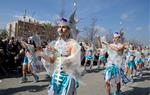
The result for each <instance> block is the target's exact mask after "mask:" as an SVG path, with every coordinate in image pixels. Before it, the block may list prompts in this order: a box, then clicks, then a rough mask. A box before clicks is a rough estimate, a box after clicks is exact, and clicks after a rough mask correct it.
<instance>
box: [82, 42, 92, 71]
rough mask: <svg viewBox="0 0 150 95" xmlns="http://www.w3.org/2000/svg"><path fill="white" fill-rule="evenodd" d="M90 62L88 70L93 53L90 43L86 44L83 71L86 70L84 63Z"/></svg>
mask: <svg viewBox="0 0 150 95" xmlns="http://www.w3.org/2000/svg"><path fill="white" fill-rule="evenodd" d="M88 61H89V62H90V70H91V69H92V66H93V61H94V55H93V47H92V44H90V43H89V44H88V45H87V46H86V54H85V62H84V71H86V65H87V63H88Z"/></svg>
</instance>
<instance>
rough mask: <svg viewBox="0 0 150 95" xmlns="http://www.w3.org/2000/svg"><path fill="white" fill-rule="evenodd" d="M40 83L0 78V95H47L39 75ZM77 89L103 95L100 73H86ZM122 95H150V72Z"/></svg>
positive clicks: (86, 94)
mask: <svg viewBox="0 0 150 95" xmlns="http://www.w3.org/2000/svg"><path fill="white" fill-rule="evenodd" d="M39 75H40V82H38V83H33V82H32V80H33V77H32V76H29V79H28V82H27V83H23V84H19V83H18V82H19V80H20V76H15V75H13V76H11V77H7V78H6V77H5V78H1V80H2V82H0V95H47V88H48V84H49V82H48V81H47V80H45V78H44V75H43V73H40V74H39ZM81 81H82V84H81V85H80V87H79V89H78V95H105V90H104V79H103V75H102V71H98V70H96V69H94V70H93V71H92V72H88V73H86V74H85V75H84V76H83V77H82V79H81ZM121 90H122V91H123V93H124V95H150V71H148V70H145V71H144V74H143V76H142V78H135V83H132V84H128V85H126V86H122V89H121Z"/></svg>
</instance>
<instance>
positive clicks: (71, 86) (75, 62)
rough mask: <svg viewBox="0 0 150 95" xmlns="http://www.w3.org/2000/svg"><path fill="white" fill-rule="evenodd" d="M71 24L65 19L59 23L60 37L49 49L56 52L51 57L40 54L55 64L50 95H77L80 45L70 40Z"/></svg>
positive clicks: (49, 90)
mask: <svg viewBox="0 0 150 95" xmlns="http://www.w3.org/2000/svg"><path fill="white" fill-rule="evenodd" d="M69 29H70V28H69V23H68V21H67V20H66V19H65V18H62V19H61V20H60V21H59V22H58V29H57V31H58V34H59V37H58V39H57V40H56V41H54V43H55V44H54V45H53V46H51V45H50V44H49V47H51V49H53V50H54V51H55V52H53V53H54V54H51V55H50V56H47V55H45V53H43V52H40V53H39V54H38V55H40V56H41V57H42V58H44V59H45V60H46V61H48V62H49V63H53V64H54V71H53V75H52V80H51V82H50V86H49V89H48V95H76V93H77V92H76V91H77V88H78V86H79V83H78V80H79V77H80V63H81V60H80V59H81V57H80V45H79V44H78V43H77V42H76V41H75V40H73V39H69V36H70V35H69V34H70V32H69Z"/></svg>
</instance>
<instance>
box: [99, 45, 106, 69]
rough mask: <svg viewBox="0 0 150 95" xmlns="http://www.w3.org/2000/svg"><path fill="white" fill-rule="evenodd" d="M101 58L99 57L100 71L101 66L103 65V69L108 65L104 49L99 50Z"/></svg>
mask: <svg viewBox="0 0 150 95" xmlns="http://www.w3.org/2000/svg"><path fill="white" fill-rule="evenodd" d="M98 50H99V57H98V69H100V65H101V64H102V65H103V68H104V67H105V65H106V62H107V58H106V50H105V49H103V48H99V49H98Z"/></svg>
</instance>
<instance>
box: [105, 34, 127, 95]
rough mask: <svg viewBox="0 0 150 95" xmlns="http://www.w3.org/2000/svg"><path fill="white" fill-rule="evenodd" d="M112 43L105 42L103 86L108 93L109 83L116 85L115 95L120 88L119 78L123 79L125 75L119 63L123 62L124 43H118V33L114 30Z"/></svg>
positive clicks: (108, 94) (118, 94) (108, 93)
mask: <svg viewBox="0 0 150 95" xmlns="http://www.w3.org/2000/svg"><path fill="white" fill-rule="evenodd" d="M113 40H114V43H112V44H107V47H108V51H107V52H108V55H109V56H108V60H107V61H108V62H107V65H106V69H105V77H104V78H105V84H106V85H105V87H106V94H107V95H110V94H111V93H110V91H111V84H112V85H116V89H117V91H116V92H115V94H116V95H120V88H121V78H123V80H125V76H124V75H123V72H122V69H121V65H122V63H123V51H124V47H125V45H123V44H122V43H120V34H119V33H118V32H115V33H114V34H113Z"/></svg>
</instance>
